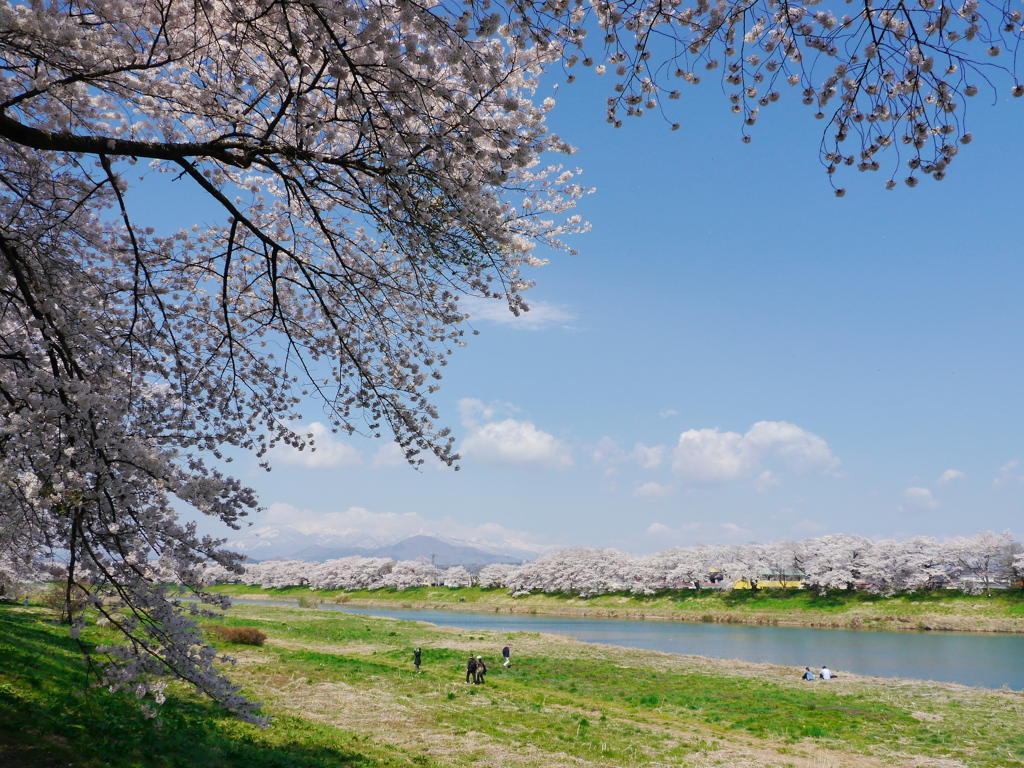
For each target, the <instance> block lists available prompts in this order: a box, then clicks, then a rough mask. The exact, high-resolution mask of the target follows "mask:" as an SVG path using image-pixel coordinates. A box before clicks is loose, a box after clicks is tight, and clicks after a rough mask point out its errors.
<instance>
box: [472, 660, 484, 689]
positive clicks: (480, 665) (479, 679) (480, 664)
mask: <svg viewBox="0 0 1024 768" xmlns="http://www.w3.org/2000/svg"><path fill="white" fill-rule="evenodd" d="M486 674H487V665H486V664H484V657H483V656H477V657H476V674H475V675H474V677H473V682H474V683H476V684H477V685H479V684H480V683H483V682H484V675H486Z"/></svg>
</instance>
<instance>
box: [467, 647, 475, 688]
mask: <svg viewBox="0 0 1024 768" xmlns="http://www.w3.org/2000/svg"><path fill="white" fill-rule="evenodd" d="M470 680H472V681H473V682H474V683H475V682H476V656H473V655H472V654H470V656H469V661H467V662H466V682H467V683H468V682H469V681H470Z"/></svg>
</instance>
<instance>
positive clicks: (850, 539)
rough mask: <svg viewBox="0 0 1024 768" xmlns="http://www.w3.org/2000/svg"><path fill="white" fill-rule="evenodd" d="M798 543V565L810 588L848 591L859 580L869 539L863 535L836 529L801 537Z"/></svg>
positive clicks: (860, 579) (852, 588) (868, 547)
mask: <svg viewBox="0 0 1024 768" xmlns="http://www.w3.org/2000/svg"><path fill="white" fill-rule="evenodd" d="M800 544H801V546H800V554H799V563H800V567H801V569H802V571H803V573H804V578H805V579H806V580H807V583H808V584H809V585H810V586H812V587H813V588H815V589H818V590H819V591H823V592H824V591H827V590H830V589H845V590H847V591H849V592H852V591H853V590H854V588H855V586H856V584H857V582H859V581H862V580H863V572H864V565H865V562H866V558H867V553H868V552H870V551H871V542H870V541H869V540H868V539H865V538H864V537H863V536H850V535H848V534H842V533H839V534H833V535H831V536H822V537H821V538H817V539H804V540H803V541H802V542H801V543H800Z"/></svg>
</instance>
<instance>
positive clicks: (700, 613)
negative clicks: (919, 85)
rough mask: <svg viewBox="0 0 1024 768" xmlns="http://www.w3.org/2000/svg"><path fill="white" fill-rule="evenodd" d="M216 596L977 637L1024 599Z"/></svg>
mask: <svg viewBox="0 0 1024 768" xmlns="http://www.w3.org/2000/svg"><path fill="white" fill-rule="evenodd" d="M216 589H217V591H222V592H226V593H228V594H232V595H237V596H238V597H245V596H250V597H253V596H259V597H265V598H270V599H274V598H280V599H291V600H295V599H300V598H309V599H310V600H314V601H322V602H346V603H351V604H352V605H354V606H358V605H362V606H369V605H379V606H390V607H393V608H440V609H448V610H468V611H488V612H490V611H496V612H505V611H508V612H514V613H541V614H558V615H569V616H593V617H616V618H662V619H673V620H681V621H708V622H720V623H756V624H778V625H788V626H816V627H869V628H885V629H934V630H960V631H981V632H986V631H987V632H1024V594H1022V593H1021V592H1020V591H1016V590H1015V591H1012V592H995V593H993V595H992V597H985V596H973V595H964V594H961V593H958V592H948V593H945V592H943V593H938V594H933V593H919V594H913V595H905V596H898V597H892V598H884V597H880V596H878V595H870V594H867V593H863V592H859V593H854V594H852V595H848V594H845V593H831V594H828V595H817V594H815V593H813V592H809V591H806V590H791V591H785V590H761V591H759V592H757V593H751V592H749V591H743V590H737V591H731V592H723V591H719V590H704V591H703V592H702V593H701V594H700V595H697V594H695V593H694V592H693V591H691V590H683V591H681V592H670V593H663V594H658V595H653V596H649V597H642V596H632V595H628V594H617V595H603V596H601V597H592V598H588V599H582V598H579V597H575V596H572V595H528V596H524V597H510V596H509V595H508V592H507V591H506V590H503V589H480V588H478V587H471V588H463V589H447V588H444V587H417V588H413V589H406V590H402V591H396V590H389V589H380V590H373V591H366V590H361V591H355V592H342V591H340V590H320V591H312V590H310V589H309V588H307V587H290V588H286V589H270V590H263V589H260V588H258V587H244V586H237V585H231V586H223V587H217V588H216Z"/></svg>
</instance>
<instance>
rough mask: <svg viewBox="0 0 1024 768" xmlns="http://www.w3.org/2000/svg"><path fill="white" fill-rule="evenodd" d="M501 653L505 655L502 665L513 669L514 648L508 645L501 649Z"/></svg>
mask: <svg viewBox="0 0 1024 768" xmlns="http://www.w3.org/2000/svg"><path fill="white" fill-rule="evenodd" d="M501 655H502V656H504V657H505V663H504V664H503V665H502V666H503V667H505V669H512V649H511V648H510V647H509V646H507V645H506V646H505V647H504V648H502V649H501Z"/></svg>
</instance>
